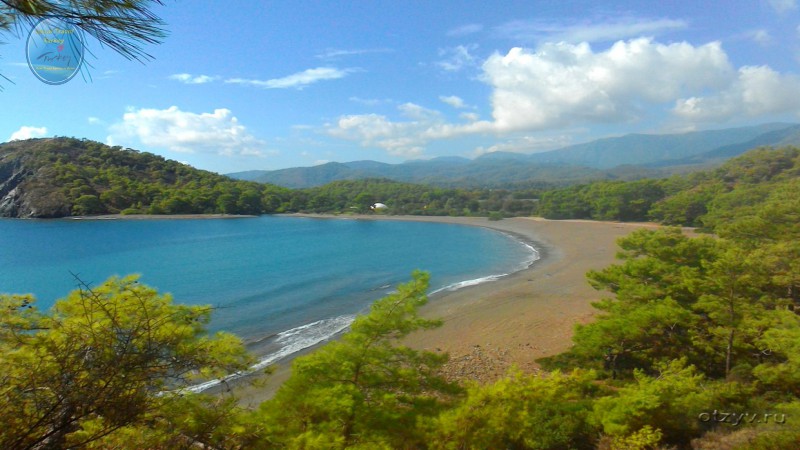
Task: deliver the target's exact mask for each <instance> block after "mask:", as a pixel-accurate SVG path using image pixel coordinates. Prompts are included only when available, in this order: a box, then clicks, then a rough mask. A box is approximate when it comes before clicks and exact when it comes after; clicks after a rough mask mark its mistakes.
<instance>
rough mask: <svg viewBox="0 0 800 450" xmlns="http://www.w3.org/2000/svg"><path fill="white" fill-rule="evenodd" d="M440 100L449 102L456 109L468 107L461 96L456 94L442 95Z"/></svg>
mask: <svg viewBox="0 0 800 450" xmlns="http://www.w3.org/2000/svg"><path fill="white" fill-rule="evenodd" d="M439 100H441V101H443V102H444V103H447V104H448V105H450V106H452V107H453V108H456V109H461V108H466V107H467V105H465V104H464V100H462V99H461V97H458V96H456V95H449V96H444V95H440V96H439Z"/></svg>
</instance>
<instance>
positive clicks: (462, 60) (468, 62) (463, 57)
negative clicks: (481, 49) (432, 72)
mask: <svg viewBox="0 0 800 450" xmlns="http://www.w3.org/2000/svg"><path fill="white" fill-rule="evenodd" d="M477 49H478V46H477V45H475V44H472V45H459V46H456V47H451V48H444V49H440V50H439V56H440V57H443V58H444V59H442V60H441V61H438V62H437V63H436V65H437V66H439V67H440V68H442V69H443V70H445V71H447V72H458V71H460V70H462V69H464V68H468V67H475V66H476V65H477V61H476V59H475V57H474V56H472V54H471V52H474V51H475V50H477Z"/></svg>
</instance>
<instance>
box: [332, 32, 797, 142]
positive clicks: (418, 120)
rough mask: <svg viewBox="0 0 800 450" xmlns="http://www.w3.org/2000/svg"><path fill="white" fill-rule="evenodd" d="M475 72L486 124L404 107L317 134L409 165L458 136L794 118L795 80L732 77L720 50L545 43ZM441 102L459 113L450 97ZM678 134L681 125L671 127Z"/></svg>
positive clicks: (768, 72)
mask: <svg viewBox="0 0 800 450" xmlns="http://www.w3.org/2000/svg"><path fill="white" fill-rule="evenodd" d="M481 68H482V70H483V73H482V75H481V78H480V79H481V80H482V81H483V82H484V83H486V84H487V85H488V86H489V87H490V88H491V91H492V94H491V98H490V100H491V106H492V119H491V120H479V117H478V116H477V115H472V114H470V115H463V114H462V115H461V119H463V120H464V122H461V123H448V122H447V121H446V120H445V119H444V116H443V115H442V114H441V113H439V112H437V111H433V110H430V109H426V108H423V107H421V106H419V105H415V104H405V105H401V106H400V107H399V112H400V114H399V115H400V116H402V117H399V118H395V119H391V118H389V117H387V116H384V115H375V114H371V115H348V116H342V117H341V118H340V119H339V120H338V121H337V122H336V123H333V124H327V125H326V131H327V133H328V134H329V135H331V136H335V137H340V138H344V139H350V140H354V141H358V142H360V143H361V145H362V146H366V147H378V148H383V149H385V150H386V151H387V152H389V153H391V154H395V155H404V156H413V155H421V154H422V152H423V149H424V148H425V146H426V144H427V143H429V142H431V141H433V140H439V139H451V138H456V137H460V136H465V135H474V134H494V135H497V136H504V135H508V134H510V133H531V132H545V131H547V130H554V129H564V128H566V127H573V126H587V125H593V124H606V123H619V122H635V121H637V120H641V119H642V118H643V117H645V116H651V115H655V116H666V115H668V114H672V115H674V117H677V118H678V119H683V120H687V121H703V120H709V121H710V120H718V121H725V120H728V119H730V118H732V117H736V116H737V115H741V116H747V117H759V116H764V117H769V116H770V115H775V114H784V113H792V112H798V111H800V78H798V77H796V76H794V75H786V74H780V73H778V72H775V71H774V70H772V69H770V68H769V67H742V68H741V69H738V70H737V69H736V68H735V67H733V66H732V64H731V62H730V61H729V59H728V56H727V54H726V53H725V51H724V50H723V49H722V46H721V44H720V43H719V42H711V43H708V44H705V45H699V46H695V45H692V44H689V43H686V42H678V43H672V44H661V43H658V42H654V41H653V40H652V39H649V38H639V39H633V40H629V41H618V42H616V43H615V44H613V45H612V46H611V47H609V48H607V49H605V50H602V51H594V50H593V49H592V47H591V46H590V45H589V44H588V43H581V44H570V43H566V42H561V43H550V44H545V45H542V46H540V47H538V48H537V49H536V50H529V49H524V48H513V49H511V50H509V51H508V52H507V53H506V54H499V53H495V54H494V55H492V56H490V57H489V58H488V59H486V61H484V62H483V64H482V66H481ZM446 98H447V99H448V101H445V99H446ZM440 100H442V101H445V102H446V103H449V104H451V105H453V104H459V102H458V100H456V99H451V98H449V97H441V98H440ZM678 125H683V124H677V125H676V124H673V126H678ZM521 142H522V143H521V144H520V142H515V143H514V145H517V146H518V147H519V148H520V149H525V148H527V149H528V150H529V151H535V150H536V148H535V146H534V145H533V144H532V143H531V141H521ZM545 143H546V144H548V145H549V143H548V142H547V141H545ZM537 145H538V142H537ZM492 150H493V149H492V148H491V147H490V148H484V149H482V150H481V151H484V152H488V151H492Z"/></svg>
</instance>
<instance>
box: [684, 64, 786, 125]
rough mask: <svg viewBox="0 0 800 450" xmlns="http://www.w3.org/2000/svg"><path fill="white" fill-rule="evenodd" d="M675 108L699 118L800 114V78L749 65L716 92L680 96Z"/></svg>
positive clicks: (687, 116) (695, 118) (713, 118)
mask: <svg viewBox="0 0 800 450" xmlns="http://www.w3.org/2000/svg"><path fill="white" fill-rule="evenodd" d="M673 111H674V113H675V114H676V115H678V116H679V117H682V118H685V119H690V120H696V121H710V120H727V119H730V118H733V117H737V116H742V115H743V116H748V117H757V116H765V115H771V114H781V113H795V114H797V113H800V78H799V77H797V76H795V75H782V74H780V73H778V72H775V71H774V70H772V69H771V68H769V67H766V66H745V67H742V68H741V69H739V72H738V76H737V78H736V80H735V81H734V82H733V83H731V84H730V85H729V86H728V87H727V88H726V89H724V90H721V91H719V92H718V93H716V94H713V95H708V96H696V97H689V98H685V99H679V100H677V101H676V102H675V108H674V110H673Z"/></svg>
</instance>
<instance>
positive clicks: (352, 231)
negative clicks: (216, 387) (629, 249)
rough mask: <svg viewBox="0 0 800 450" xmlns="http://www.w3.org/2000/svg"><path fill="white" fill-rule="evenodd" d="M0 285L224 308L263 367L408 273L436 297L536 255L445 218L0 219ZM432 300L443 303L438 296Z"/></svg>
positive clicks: (219, 322)
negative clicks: (127, 286)
mask: <svg viewBox="0 0 800 450" xmlns="http://www.w3.org/2000/svg"><path fill="white" fill-rule="evenodd" d="M0 242H2V245H0V292H3V293H33V294H35V295H36V297H37V299H38V301H37V303H38V305H39V308H40V309H47V308H48V307H49V306H51V305H52V304H53V303H54V301H55V300H56V299H57V298H60V297H63V296H64V295H66V293H67V292H69V291H70V290H72V289H74V288H75V287H76V280H75V278H74V277H73V275H72V274H76V275H78V276H79V277H80V279H81V280H83V281H85V282H88V283H90V284H93V285H97V284H99V283H101V282H102V281H104V280H105V279H107V278H108V277H109V276H112V275H127V274H131V273H138V274H141V280H140V281H141V282H143V283H145V284H148V285H150V286H153V287H155V288H157V289H158V290H159V291H160V292H169V293H171V294H172V295H173V296H174V299H175V301H176V302H182V303H192V304H210V305H214V306H216V307H218V309H217V310H216V311H215V312H214V315H213V319H212V323H211V328H212V329H214V330H226V331H231V332H234V333H236V334H238V335H239V336H241V337H242V338H243V339H244V340H245V342H246V343H247V344H248V346H249V347H250V348H251V350H253V351H254V352H256V353H257V354H259V355H261V357H262V362H263V364H262V365H267V364H268V363H270V362H272V361H274V360H276V359H279V358H281V357H283V356H286V355H289V354H291V353H294V352H296V351H299V350H301V349H303V348H305V347H308V346H310V345H313V344H315V343H317V342H320V341H322V340H325V339H327V338H330V337H331V336H333V335H334V334H336V333H338V332H340V331H342V330H343V329H345V328H346V327H347V325H349V323H350V322H351V321H352V319H353V317H354V315H355V314H357V313H359V312H364V311H365V310H366V308H367V307H368V306H369V304H370V303H371V302H372V301H374V300H377V299H378V298H381V297H382V296H384V295H386V294H388V293H389V292H391V291H392V290H393V288H394V287H395V286H396V285H397V284H398V283H402V282H405V281H408V280H409V279H410V275H411V272H412V271H413V270H415V269H422V270H425V271H428V272H430V273H431V292H435V291H437V290H443V289H456V288H459V287H462V286H466V285H470V284H475V283H479V282H486V281H491V280H493V279H495V278H497V277H499V276H503V275H505V274H509V273H512V272H514V271H517V270H520V269H522V268H524V267H527V266H528V265H529V264H530V263H531V262H533V261H534V260H535V259H536V258H537V256H538V255H537V253H536V251H535V250H534V249H533V248H532V247H530V246H529V245H526V244H524V243H522V242H520V241H518V240H516V239H514V238H513V237H511V236H508V235H505V234H502V233H499V232H496V231H492V230H487V229H484V228H479V227H469V226H461V225H450V224H440V223H420V222H400V221H375V220H354V219H317V218H299V217H284V216H262V217H258V218H243V219H206V220H69V219H64V220H0ZM434 301H435V300H434Z"/></svg>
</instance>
